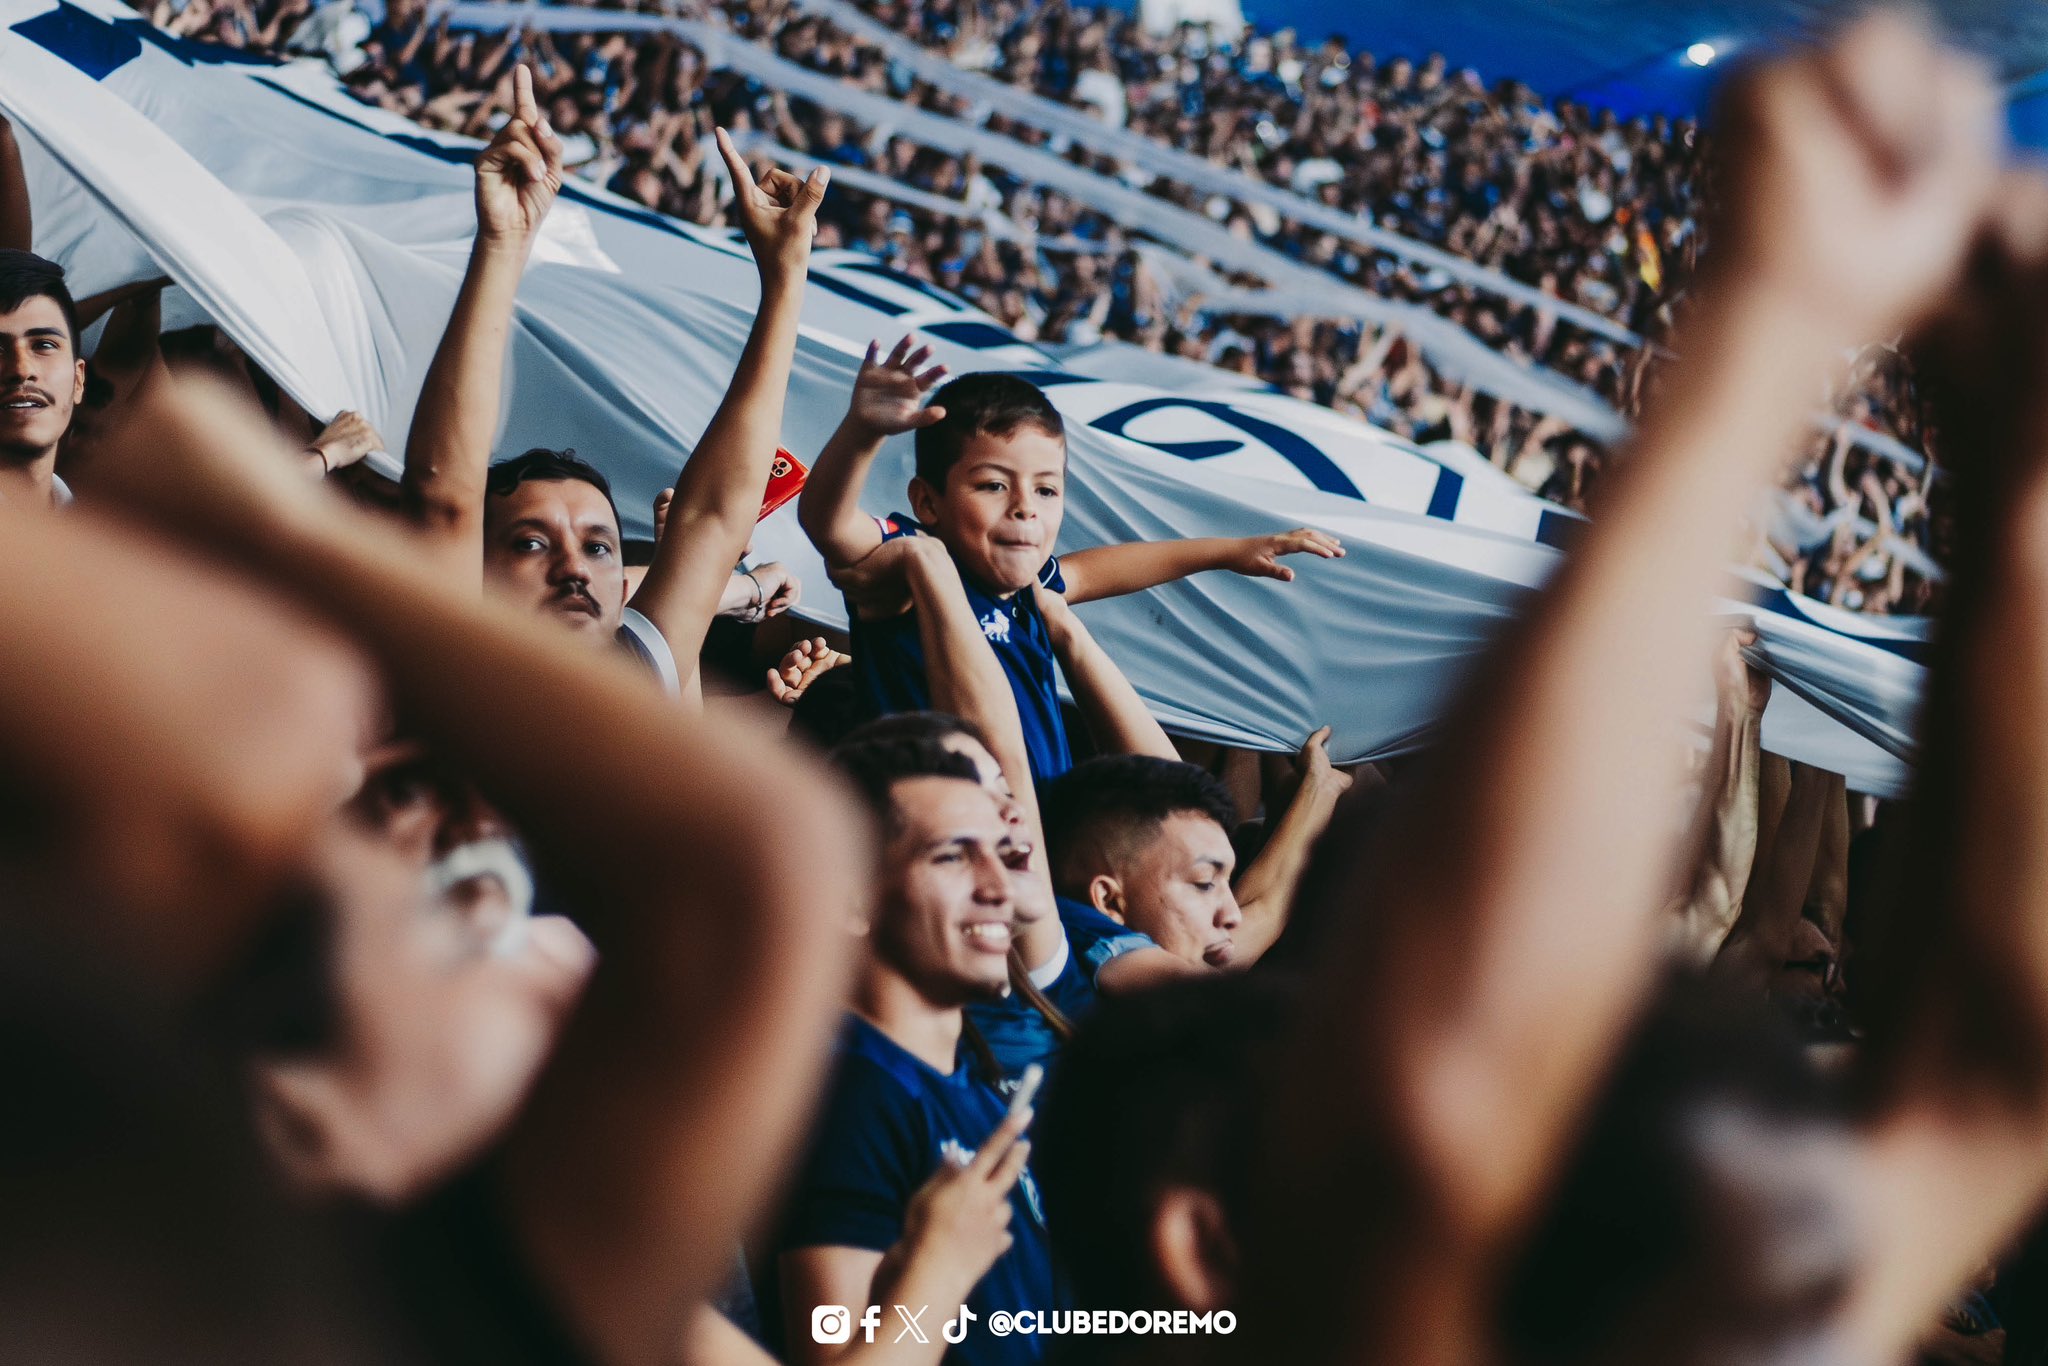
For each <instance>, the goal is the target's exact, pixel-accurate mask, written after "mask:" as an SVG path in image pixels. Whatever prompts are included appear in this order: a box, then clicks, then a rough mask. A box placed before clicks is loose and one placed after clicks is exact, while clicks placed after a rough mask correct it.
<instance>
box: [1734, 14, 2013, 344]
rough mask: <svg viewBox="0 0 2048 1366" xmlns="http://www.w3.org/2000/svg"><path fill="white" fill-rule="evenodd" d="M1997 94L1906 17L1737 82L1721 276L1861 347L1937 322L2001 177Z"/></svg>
mask: <svg viewBox="0 0 2048 1366" xmlns="http://www.w3.org/2000/svg"><path fill="white" fill-rule="evenodd" d="M1998 118H1999V101H1998V95H1997V90H1996V88H1995V87H1994V86H1993V85H1992V84H1991V82H1990V81H1989V79H1988V78H1987V76H1986V74H1985V72H1984V71H1983V70H1982V69H1981V68H1980V67H1979V66H1978V65H1977V63H1975V62H1974V61H1972V60H1970V59H1969V58H1966V57H1962V56H1959V55H1957V54H1955V53H1952V52H1949V51H1946V50H1943V49H1942V48H1940V47H1939V46H1938V45H1937V44H1936V42H1935V40H1934V37H1933V35H1932V34H1931V33H1930V32H1929V31H1928V30H1927V29H1926V27H1925V25H1923V24H1921V23H1919V22H1918V21H1916V20H1913V19H1911V18H1909V17H1906V16H1903V15H1900V14H1898V13H1895V12H1886V13H1880V14H1877V15H1874V16H1872V17H1871V18H1868V19H1865V20H1863V21H1862V22H1861V23H1859V24H1857V25H1856V26H1855V27H1854V28H1852V29H1851V30H1849V32H1848V34H1847V35H1846V36H1845V37H1844V38H1843V39H1842V40H1841V41H1840V42H1838V43H1835V44H1833V45H1832V46H1830V47H1828V48H1827V49H1825V50H1822V51H1818V52H1814V53H1812V54H1809V55H1807V56H1805V57H1803V58H1801V59H1799V60H1796V61H1787V62H1777V63H1773V64H1772V65H1770V66H1768V67H1765V68H1762V69H1760V70H1759V71H1757V72H1756V73H1754V74H1752V75H1751V76H1749V77H1748V78H1747V79H1745V80H1743V81H1741V82H1740V83H1739V84H1737V85H1736V86H1735V87H1734V89H1733V90H1732V92H1731V98H1729V99H1728V100H1727V101H1726V102H1725V105H1724V108H1723V111H1722V133H1721V140H1722V145H1723V148H1724V151H1725V153H1726V155H1725V158H1724V164H1725V165H1726V166H1727V167H1728V179H1729V184H1728V185H1727V186H1726V188H1725V192H1724V193H1723V194H1722V196H1721V199H1722V202H1723V203H1724V204H1725V205H1727V210H1726V212H1725V215H1724V217H1723V220H1722V222H1721V223H1720V224H1719V225H1718V227H1717V229H1716V236H1715V241H1716V246H1715V251H1714V253H1713V254H1712V256H1711V257H1710V258H1709V259H1710V260H1713V261H1715V262H1716V263H1717V264H1716V265H1715V266H1713V267H1711V269H1712V270H1714V272H1715V273H1716V274H1718V275H1720V276H1721V277H1722V278H1724V279H1725V280H1727V282H1728V283H1729V284H1731V285H1735V286H1738V287H1740V288H1742V289H1745V290H1754V291H1758V292H1759V293H1761V294H1767V295H1769V296H1771V297H1776V298H1781V299H1784V300H1787V301H1791V302H1792V303H1793V305H1794V308H1795V311H1796V312H1797V313H1798V314H1799V315H1800V316H1805V317H1809V318H1812V319H1814V320H1815V321H1816V322H1817V323H1818V324H1819V325H1820V326H1821V327H1823V328H1825V329H1827V330H1828V332H1829V334H1830V339H1831V340H1832V339H1834V338H1835V337H1837V336H1839V338H1840V339H1841V342H1842V344H1844V345H1849V344H1854V343H1856V342H1860V341H1867V340H1870V339H1873V338H1876V337H1880V336H1886V335H1889V334H1891V333H1894V332H1897V331H1898V330H1900V329H1902V328H1905V327H1908V326H1911V325H1912V324H1913V323H1914V322H1916V321H1918V320H1919V319H1920V318H1921V317H1922V316H1924V315H1925V314H1926V313H1927V312H1928V311H1929V310H1930V309H1931V308H1932V307H1933V306H1934V305H1935V304H1936V303H1937V302H1938V301H1939V299H1940V298H1941V296H1942V294H1943V293H1944V292H1945V291H1946V290H1947V288H1948V287H1949V286H1950V285H1951V284H1952V283H1953V282H1954V281H1955V279H1956V276H1957V273H1958V270H1959V268H1960V266H1961V263H1962V259H1963V256H1964V253H1965V251H1966V249H1967V248H1968V246H1969V244H1970V241H1971V238H1972V235H1973V234H1974V233H1975V231H1976V228H1977V225H1978V223H1979V221H1980V219H1981V217H1982V214H1983V212H1984V208H1985V205H1986V203H1987V202H1988V200H1989V197H1990V195H1991V192H1992V189H1993V186H1994V185H1995V184H1996V181H1997V175H1998V157H1999V152H2000V136H1999V131H1998Z"/></svg>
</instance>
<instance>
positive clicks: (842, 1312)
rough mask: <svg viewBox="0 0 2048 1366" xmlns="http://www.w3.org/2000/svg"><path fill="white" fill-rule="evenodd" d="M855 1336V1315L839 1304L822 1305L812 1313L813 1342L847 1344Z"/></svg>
mask: <svg viewBox="0 0 2048 1366" xmlns="http://www.w3.org/2000/svg"><path fill="white" fill-rule="evenodd" d="M852 1336H853V1315H851V1314H849V1313H847V1312H846V1307H845V1306H844V1305H839V1304H821V1305H819V1306H818V1307H817V1308H816V1309H813V1310H812V1311H811V1341H813V1342H824V1343H840V1342H845V1341H846V1340H847V1339H848V1338H850V1337H852Z"/></svg>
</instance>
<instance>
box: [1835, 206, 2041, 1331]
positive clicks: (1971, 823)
mask: <svg viewBox="0 0 2048 1366" xmlns="http://www.w3.org/2000/svg"><path fill="white" fill-rule="evenodd" d="M1977 265H1978V268H1977V269H1976V270H1973V272H1972V275H1971V279H1972V282H1973V286H1974V290H1973V293H1972V295H1971V296H1970V297H1969V302H1968V304H1967V305H1966V306H1965V308H1964V309H1962V310H1961V316H1960V317H1959V318H1958V319H1957V320H1956V322H1955V324H1954V325H1953V326H1952V327H1950V328H1948V329H1946V330H1945V337H1944V342H1945V344H1944V345H1938V346H1933V347H1930V348H1929V351H1928V353H1927V355H1926V366H1925V368H1926V371H1927V373H1928V376H1929V384H1930V388H1931V390H1932V392H1933V393H1934V394H1935V396H1936V403H1937V412H1938V414H1939V416H1940V422H1941V430H1942V436H1943V447H1944V450H1945V451H1947V452H1949V453H1950V460H1949V462H1948V465H1947V469H1948V471H1949V474H1950V477H1951V478H1952V479H1953V481H1954V490H1953V492H1954V495H1955V502H1956V508H1957V523H1956V532H1957V535H1956V542H1955V544H1956V548H1957V549H1956V562H1955V564H1954V566H1953V575H1952V578H1951V580H1950V585H1949V614H1948V619H1947V621H1946V623H1945V629H1944V631H1943V635H1942V639H1941V640H1940V642H1939V643H1938V645H1937V655H1936V659H1935V663H1934V667H1933V671H1932V674H1931V676H1930V680H1929V689H1928V699H1927V704H1926V707H1927V710H1926V721H1925V725H1924V731H1923V734H1922V736H1921V741H1920V749H1919V753H1920V756H1921V760H1920V771H1919V783H1918V787H1917V790H1916V792H1915V794H1914V802H1913V811H1914V815H1915V818H1916V822H1917V828H1916V829H1915V830H1914V832H1913V841H1912V854H1913V857H1912V859H1911V861H1910V862H1909V864H1908V865H1907V868H1906V874H1905V879H1904V883H1903V886H1902V887H1901V888H1900V895H1899V898H1898V900H1897V903H1896V905H1895V906H1894V907H1893V909H1892V911H1891V915H1892V916H1893V919H1894V929H1893V932H1892V934H1891V936H1890V938H1889V943H1888V948H1887V962H1888V965H1889V969H1888V971H1887V972H1885V973H1884V974H1882V975H1881V976H1879V977H1877V978H1875V979H1869V980H1872V981H1873V982H1874V984H1875V986H1876V988H1877V991H1876V995H1875V996H1874V998H1873V1005H1872V1019H1871V1021H1870V1027H1871V1045H1872V1046H1871V1049H1870V1063H1871V1076H1870V1082H1871V1084H1872V1087H1873V1089H1874V1091H1875V1093H1876V1096H1877V1098H1878V1105H1877V1107H1876V1113H1875V1115H1874V1117H1873V1120H1872V1128H1871V1137H1872V1145H1871V1155H1870V1158H1869V1161H1868V1170H1869V1173H1870V1175H1869V1183H1868V1184H1869V1187H1870V1195H1871V1205H1870V1208H1869V1210H1868V1212H1867V1215H1866V1225H1867V1227H1868V1230H1869V1232H1868V1236H1867V1249H1868V1261H1869V1265H1870V1271H1869V1274H1868V1276H1867V1278H1866V1279H1865V1280H1864V1282H1863V1283H1862V1284H1860V1285H1859V1286H1858V1287H1857V1294H1856V1297H1855V1301H1854V1303H1855V1305H1856V1306H1857V1307H1858V1309H1859V1310H1860V1313H1859V1314H1858V1315H1857V1318H1856V1324H1857V1329H1858V1332H1857V1336H1856V1341H1855V1344H1854V1347H1855V1349H1856V1350H1858V1351H1860V1353H1861V1354H1862V1355H1863V1356H1864V1357H1865V1358H1866V1359H1871V1360H1875V1359H1878V1358H1879V1357H1881V1356H1885V1357H1897V1356H1899V1355H1901V1354H1902V1352H1903V1350H1904V1348H1905V1347H1906V1345H1907V1344H1908V1343H1909V1342H1910V1341H1912V1339H1913V1335H1914V1334H1916V1333H1917V1332H1918V1331H1919V1330H1920V1329H1921V1328H1923V1327H1924V1326H1925V1325H1926V1324H1927V1323H1929V1322H1931V1321H1933V1318H1934V1316H1935V1314H1936V1312H1937V1311H1938V1309H1939V1306H1940V1305H1941V1304H1942V1303H1944V1302H1946V1300H1947V1299H1948V1297H1949V1294H1950V1292H1951V1291H1952V1290H1953V1289H1954V1288H1955V1287H1956V1286H1957V1285H1958V1284H1960V1283H1961V1282H1962V1281H1963V1280H1964V1279H1965V1278H1966V1277H1968V1276H1969V1275H1970V1274H1972V1272H1973V1270H1974V1268H1976V1267H1977V1266H1979V1265H1980V1264H1981V1263H1982V1261H1983V1259H1985V1258H1986V1257H1988V1256H1990V1255H1992V1254H1993V1253H1994V1251H1995V1250H1996V1249H1997V1248H1999V1247H2000V1246H2002V1245H2003V1244H2004V1243H2006V1242H2007V1241H2008V1240H2009V1239H2010V1238H2011V1237H2013V1236H2014V1235H2015V1234H2016V1233H2018V1232H2019V1229H2020V1225H2021V1223H2022V1221H2024V1220H2025V1219H2026V1218H2027V1217H2028V1216H2029V1214H2030V1212H2031V1211H2033V1210H2035V1209H2036V1208H2037V1207H2038V1205H2039V1203H2040V1200H2041V1196H2042V1193H2043V1189H2044V1186H2048V715H2044V713H2043V711H2042V708H2041V705H2040V698H2041V696H2042V689H2044V688H2048V405H2044V403H2043V394H2044V390H2043V388H2042V385H2041V376H2042V375H2043V373H2048V335H2044V332H2043V327H2042V321H2041V320H2042V318H2043V317H2044V316H2048V314H2044V312H2043V309H2044V306H2048V186H2044V185H2043V184H2042V183H2040V181H2038V180H2037V179H2033V178H2028V179H2025V180H2017V179H2016V180H2015V181H2014V182H2013V183H2012V185H2011V187H2010V190H2009V193H2008V195H2007V197H2006V200H2005V202H2004V203H2003V204H2002V205H2001V215H2000V219H1999V221H1998V222H1997V224H1996V227H1995V230H1994V232H1993V234H1992V235H1991V239H1990V240H1989V241H1988V242H1987V243H1986V245H1985V248H1984V250H1983V252H1982V253H1981V254H1980V259H1979V262H1978V263H1977Z"/></svg>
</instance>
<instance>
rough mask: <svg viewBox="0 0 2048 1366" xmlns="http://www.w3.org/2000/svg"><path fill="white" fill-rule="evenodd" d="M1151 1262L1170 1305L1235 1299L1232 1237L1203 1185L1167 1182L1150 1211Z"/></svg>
mask: <svg viewBox="0 0 2048 1366" xmlns="http://www.w3.org/2000/svg"><path fill="white" fill-rule="evenodd" d="M1151 1242H1152V1268H1153V1270H1154V1272H1155V1273H1156V1274H1157V1275H1158V1277H1159V1282H1160V1284H1161V1285H1163V1286H1164V1287H1165V1288H1166V1290H1167V1293H1168V1294H1170V1295H1171V1296H1172V1297H1173V1304H1174V1307H1175V1308H1185V1309H1191V1310H1193V1311H1194V1312H1195V1313H1198V1314H1202V1313H1209V1312H1212V1311H1214V1310H1217V1309H1225V1308H1228V1307H1230V1306H1231V1305H1232V1304H1235V1303H1236V1302H1237V1240H1236V1238H1235V1237H1233V1236H1232V1235H1231V1231H1230V1223H1229V1220H1228V1219H1226V1218H1225V1217H1224V1213H1223V1206H1222V1205H1221V1204H1220V1203H1219V1202H1218V1201H1217V1199H1216V1197H1215V1196H1213V1195H1211V1194H1210V1193H1209V1192H1207V1191H1203V1190H1196V1189H1195V1188H1194V1187H1192V1186H1169V1187H1167V1188H1166V1190H1165V1191H1164V1192H1163V1193H1162V1194H1161V1195H1160V1197H1159V1203H1158V1205H1157V1206H1156V1207H1154V1209H1153V1211H1152V1238H1151Z"/></svg>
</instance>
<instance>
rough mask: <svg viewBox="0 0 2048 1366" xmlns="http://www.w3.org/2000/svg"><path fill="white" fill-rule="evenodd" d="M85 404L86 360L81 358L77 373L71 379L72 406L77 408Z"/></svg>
mask: <svg viewBox="0 0 2048 1366" xmlns="http://www.w3.org/2000/svg"><path fill="white" fill-rule="evenodd" d="M83 402H85V360H84V358H83V357H80V359H79V361H78V365H77V373H76V374H75V375H73V376H72V379H71V406H72V407H74V408H76V407H77V406H78V405H79V404H81V403H83Z"/></svg>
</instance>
